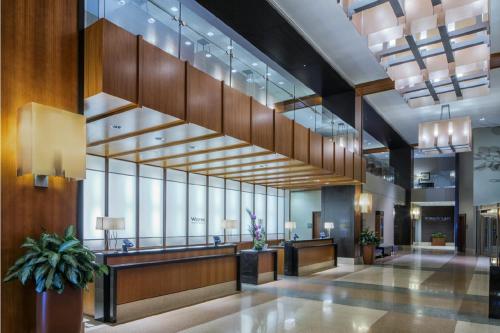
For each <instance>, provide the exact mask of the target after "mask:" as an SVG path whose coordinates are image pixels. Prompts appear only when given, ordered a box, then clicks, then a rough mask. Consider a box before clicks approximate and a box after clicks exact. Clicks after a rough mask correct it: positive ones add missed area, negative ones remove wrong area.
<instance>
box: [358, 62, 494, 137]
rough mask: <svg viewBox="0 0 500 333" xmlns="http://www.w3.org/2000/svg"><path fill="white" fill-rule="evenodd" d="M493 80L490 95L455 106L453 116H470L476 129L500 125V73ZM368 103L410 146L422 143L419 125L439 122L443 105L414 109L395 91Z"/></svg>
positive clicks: (452, 108) (457, 102)
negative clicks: (419, 139) (427, 122)
mask: <svg viewBox="0 0 500 333" xmlns="http://www.w3.org/2000/svg"><path fill="white" fill-rule="evenodd" d="M490 80H491V90H490V94H489V95H487V96H482V97H477V98H469V99H464V100H461V101H455V102H451V103H450V111H451V116H452V117H465V116H470V117H471V119H472V127H473V128H477V127H489V126H498V125H500V69H495V70H492V71H491V77H490ZM365 99H366V101H367V102H368V103H369V104H370V105H371V106H373V107H374V108H375V110H376V111H377V112H378V113H379V114H380V115H381V116H382V117H383V118H384V119H385V120H386V121H387V122H388V123H389V124H390V125H391V126H392V127H393V128H395V129H396V130H397V131H398V132H399V134H400V135H402V136H403V138H404V139H405V140H406V141H407V142H408V143H417V142H418V126H417V124H418V123H421V122H424V121H432V120H438V119H439V118H440V115H441V105H431V106H426V107H422V108H418V109H412V108H410V107H409V106H408V104H406V102H405V101H404V100H403V98H402V97H401V95H400V94H399V93H398V92H397V91H395V90H391V91H386V92H381V93H377V94H373V95H368V96H366V97H365Z"/></svg>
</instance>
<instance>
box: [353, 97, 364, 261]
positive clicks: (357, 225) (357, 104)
mask: <svg viewBox="0 0 500 333" xmlns="http://www.w3.org/2000/svg"><path fill="white" fill-rule="evenodd" d="M354 127H355V128H356V131H357V132H358V135H357V140H358V152H359V154H360V155H361V156H363V96H362V95H361V94H358V93H357V92H356V96H355V100H354ZM359 167H361V165H360V166H359ZM361 172H363V170H362V171H361ZM363 178H364V177H363ZM362 192H363V186H362V185H355V191H354V200H355V201H354V202H355V203H356V204H355V205H354V258H357V257H359V256H360V255H361V249H360V245H359V235H360V233H361V229H362V228H363V217H362V215H361V211H360V209H359V205H358V202H359V196H360V194H361V193H362Z"/></svg>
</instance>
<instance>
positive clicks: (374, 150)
mask: <svg viewBox="0 0 500 333" xmlns="http://www.w3.org/2000/svg"><path fill="white" fill-rule="evenodd" d="M388 152H390V149H389V148H387V147H380V148H372V149H365V150H363V155H368V154H380V153H388Z"/></svg>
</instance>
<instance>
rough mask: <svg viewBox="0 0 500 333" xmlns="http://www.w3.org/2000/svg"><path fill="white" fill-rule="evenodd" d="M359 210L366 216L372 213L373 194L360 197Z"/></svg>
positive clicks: (364, 194) (362, 194)
mask: <svg viewBox="0 0 500 333" xmlns="http://www.w3.org/2000/svg"><path fill="white" fill-rule="evenodd" d="M359 208H360V210H361V213H363V214H366V213H370V212H371V211H372V194H371V193H361V194H360V196H359Z"/></svg>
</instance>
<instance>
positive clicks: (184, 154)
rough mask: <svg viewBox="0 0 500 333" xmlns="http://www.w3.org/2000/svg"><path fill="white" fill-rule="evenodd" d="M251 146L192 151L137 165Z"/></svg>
mask: <svg viewBox="0 0 500 333" xmlns="http://www.w3.org/2000/svg"><path fill="white" fill-rule="evenodd" d="M251 146H252V145H251V144H249V143H236V144H233V145H228V146H221V147H215V148H208V149H203V150H194V151H190V152H187V153H182V154H177V155H167V156H161V157H155V158H150V159H145V160H139V161H138V162H137V163H143V164H147V163H151V162H157V161H164V160H173V159H176V158H182V157H189V156H194V155H201V154H210V153H214V152H219V151H226V150H232V149H241V148H247V147H251Z"/></svg>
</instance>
